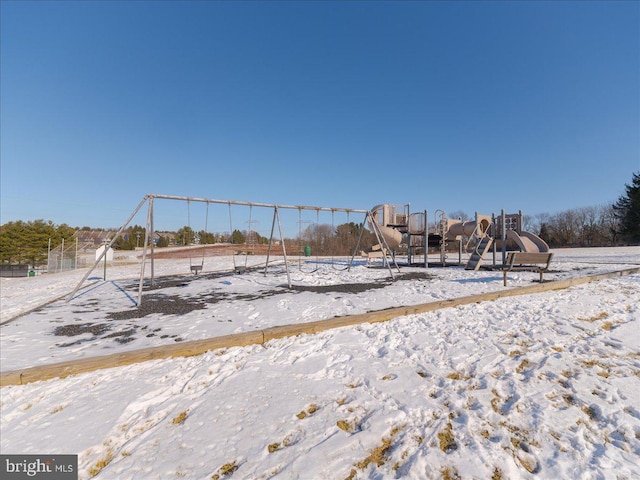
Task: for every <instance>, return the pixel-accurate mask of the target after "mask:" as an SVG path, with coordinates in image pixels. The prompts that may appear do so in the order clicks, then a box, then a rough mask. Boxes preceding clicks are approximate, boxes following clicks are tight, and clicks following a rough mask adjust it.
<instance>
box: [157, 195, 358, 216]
mask: <svg viewBox="0 0 640 480" xmlns="http://www.w3.org/2000/svg"><path fill="white" fill-rule="evenodd" d="M147 197H149V198H160V199H164V200H182V201H189V202H202V203H219V204H224V205H244V206H247V207H267V208H275V207H278V208H288V209H292V210H319V211H325V212H347V213H367V212H368V210H360V209H355V208H331V207H317V206H313V205H279V204H275V203H260V202H241V201H238V200H216V199H214V198H198V197H181V196H177V195H161V194H155V193H151V194H148V195H147Z"/></svg>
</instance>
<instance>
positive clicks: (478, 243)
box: [0, 199, 640, 479]
mask: <svg viewBox="0 0 640 480" xmlns="http://www.w3.org/2000/svg"><path fill="white" fill-rule="evenodd" d="M192 202H194V200H193V199H190V200H189V201H188V202H187V205H188V206H189V210H188V213H189V214H191V212H192V208H191V207H192V205H189V204H190V203H192ZM207 202H209V203H207ZM203 205H204V206H205V209H206V211H207V213H211V212H210V211H209V210H210V209H211V210H213V209H212V208H211V205H212V203H211V201H210V200H209V201H207V200H205V202H204V203H203ZM221 205H223V206H225V207H227V208H229V209H231V206H232V205H231V204H229V203H228V202H227V203H226V204H225V203H221ZM242 206H243V207H245V208H247V209H248V210H249V211H250V213H249V217H248V220H246V223H245V225H247V226H251V225H253V224H254V221H255V219H256V217H254V216H253V210H254V209H257V208H259V207H257V206H256V205H242ZM265 208H267V210H268V211H269V212H270V213H272V215H273V216H272V217H271V221H270V225H271V231H270V235H269V236H265V235H261V234H258V233H257V232H256V231H255V230H254V229H252V228H248V229H247V231H245V232H244V234H243V235H244V236H245V239H248V241H245V242H243V243H242V244H233V243H221V244H214V245H206V244H198V243H195V244H191V245H184V246H179V247H174V248H165V249H154V248H153V244H152V243H151V244H150V245H149V247H147V248H144V247H142V248H140V249H138V250H136V251H131V252H123V251H118V253H117V254H115V255H114V257H113V260H112V261H109V262H105V261H104V259H103V258H100V256H98V258H97V259H96V261H95V263H94V265H93V268H86V269H79V270H71V271H66V272H60V273H57V274H51V275H39V276H36V277H29V278H3V279H1V281H2V288H1V289H0V293H1V295H2V298H1V299H0V300H1V303H2V325H1V336H0V347H1V348H0V352H1V353H0V355H1V357H0V361H1V364H2V372H1V377H0V378H1V380H2V382H1V384H0V386H1V388H2V394H3V402H2V422H3V423H2V431H3V435H2V440H1V442H2V450H3V451H26V449H28V448H35V449H43V448H45V447H46V448H48V449H49V450H48V451H51V445H52V443H51V438H56V439H57V440H56V442H55V445H57V446H58V448H59V450H56V451H55V452H53V453H66V452H78V454H79V478H82V479H88V478H93V477H95V478H113V477H118V478H141V477H145V476H147V477H148V475H149V474H150V472H163V473H165V474H166V473H167V472H168V473H169V474H171V475H175V476H176V477H186V478H224V477H229V476H231V478H232V477H233V476H234V473H236V472H237V475H238V476H239V477H238V478H304V472H306V471H313V472H323V473H322V474H323V475H324V476H325V478H395V477H397V476H402V477H405V478H420V479H422V478H433V479H436V478H459V477H462V478H471V477H472V476H474V475H475V476H477V475H481V476H482V477H483V478H485V477H486V478H491V477H492V476H493V477H494V478H534V476H535V475H542V476H543V477H545V478H568V477H570V476H575V475H576V474H577V475H578V476H584V475H587V474H593V473H594V472H596V473H597V474H598V475H600V476H601V477H602V478H607V477H606V475H607V472H610V471H611V465H615V466H616V468H615V470H616V472H619V473H620V474H621V475H624V476H627V477H631V476H633V474H634V473H636V472H637V454H638V453H637V452H639V451H640V443H638V438H640V413H639V412H638V411H637V408H636V407H635V406H634V403H633V399H634V398H635V393H634V392H636V391H637V389H638V377H637V375H636V374H635V373H634V372H635V371H636V370H637V361H636V360H637V346H638V334H637V332H638V328H637V322H638V320H639V319H640V316H639V312H638V305H639V304H640V288H639V287H638V284H639V276H640V247H626V248H595V249H564V250H556V251H549V249H548V248H546V245H545V244H544V243H543V242H542V243H541V242H539V241H538V239H537V238H533V237H532V236H531V235H530V234H528V233H527V232H526V231H523V230H522V228H521V220H522V215H521V214H520V213H518V214H512V215H508V214H501V215H500V216H498V217H496V216H493V215H492V216H486V215H478V214H476V218H475V219H474V220H470V221H466V222H464V221H456V220H455V219H447V218H446V217H445V216H444V215H443V213H440V214H439V216H436V217H435V218H436V221H435V222H433V223H432V225H433V227H432V228H427V225H429V223H430V222H427V218H428V217H427V212H422V214H419V215H414V214H411V212H407V211H403V210H402V209H399V208H397V207H392V206H389V205H379V206H377V207H375V208H373V209H372V210H365V211H354V210H344V211H341V212H340V213H341V214H343V215H344V219H347V218H348V219H349V220H350V219H351V216H353V215H360V216H361V219H362V220H360V222H361V223H362V224H365V223H366V225H367V230H368V231H369V232H372V235H373V237H370V244H369V245H366V244H365V243H363V242H362V237H363V236H364V235H365V234H364V233H363V232H364V231H365V230H364V229H362V228H351V229H347V231H350V232H351V235H350V236H349V235H347V236H345V237H343V238H342V239H341V241H340V242H336V243H335V244H334V245H338V246H340V247H342V248H339V249H337V250H336V251H331V250H327V251H323V252H322V253H323V254H320V253H319V252H318V248H317V247H318V245H321V242H317V243H313V240H314V236H315V238H316V239H317V238H319V234H318V231H320V230H321V228H320V226H321V215H322V214H325V217H326V218H330V219H331V220H333V221H334V223H332V224H331V228H330V229H329V230H330V231H334V230H338V229H339V226H340V225H350V224H351V221H349V222H345V221H339V222H336V221H335V220H336V216H337V213H338V210H337V209H326V210H321V209H320V208H319V207H291V208H290V210H291V212H292V213H293V217H294V218H293V219H292V218H289V219H288V220H287V218H286V216H285V215H281V212H280V210H281V209H282V210H286V208H283V207H282V206H270V207H265ZM305 214H307V216H306V218H305ZM421 215H423V216H422V217H421ZM133 217H134V216H132V218H133ZM290 217H291V216H290ZM295 217H297V218H295ZM314 217H315V221H314ZM230 218H231V215H230ZM264 218H265V217H263V219H262V220H260V221H261V222H263V223H265V220H264ZM267 218H268V217H267ZM416 219H417V220H416ZM147 220H148V221H147V224H146V225H147V227H146V232H147V234H146V235H145V236H147V237H148V238H152V236H153V232H154V227H153V225H154V215H153V207H150V208H149V210H148V213H147ZM287 221H288V224H289V226H290V228H291V227H293V228H295V229H297V230H298V232H299V236H298V238H296V239H295V240H294V242H291V240H290V239H289V240H287V236H286V235H285V234H284V233H283V232H284V231H285V228H286V227H285V228H282V225H287ZM204 222H205V224H208V217H207V218H206V219H205V220H204ZM356 222H357V220H356ZM356 222H354V223H353V225H354V226H355V227H357V225H358V224H357V223H356ZM414 222H415V224H418V225H419V224H420V222H423V223H422V225H423V227H422V228H418V227H416V225H415V224H414ZM189 223H190V225H191V224H193V222H192V219H190V222H189ZM266 223H269V222H266ZM498 225H502V227H499V226H498ZM303 226H304V227H303ZM507 226H508V228H506V227H507ZM125 227H126V224H125V225H123V227H122V229H124V228H125ZM195 231H198V230H195ZM199 231H200V232H205V233H206V229H205V230H202V229H201V230H199ZM233 231H234V229H233V228H229V232H233ZM274 232H276V233H274ZM303 233H305V234H307V235H306V237H305V236H304V235H303ZM309 233H310V234H309ZM354 234H357V235H354ZM260 237H263V238H266V239H267V240H268V241H266V242H264V241H263V243H259V242H258V241H257V239H259V238H260ZM148 238H146V239H145V241H144V245H147V244H149V243H150V242H148V241H147V240H148ZM301 239H304V240H306V242H300V240H301ZM325 243H326V242H325ZM429 245H431V248H430V249H429V248H425V246H426V247H428V246H429ZM309 246H311V248H312V251H311V252H309V251H307V248H306V247H309ZM287 247H289V248H287ZM345 247H347V248H345ZM107 251H108V249H107V248H104V249H103V250H102V252H107ZM516 255H520V257H516ZM536 255H541V256H546V257H545V258H546V259H547V260H546V265H545V266H541V265H538V264H536V263H535V262H536V258H537V257H536ZM531 256H533V257H531ZM474 257H475V258H474ZM516 258H521V259H522V258H524V259H526V262H532V264H530V265H519V264H517V263H516ZM552 258H553V262H551V259H552ZM523 261H524V260H523ZM480 264H482V265H480ZM194 267H196V268H194ZM436 267H438V268H436ZM441 267H447V268H441ZM541 269H543V270H541ZM543 274H544V279H543ZM507 279H508V286H507ZM70 292H71V293H70ZM60 377H63V378H60ZM89 426H91V427H90V428H89ZM212 432H214V433H213V434H212ZM38 439H41V443H38V442H39V441H40V440H38ZM176 445H177V446H178V447H177V448H176ZM158 451H160V452H162V453H161V454H160V455H159V454H158ZM152 452H153V454H152ZM373 458H375V460H373ZM150 459H154V460H150ZM155 459H157V460H155ZM203 459H206V461H203ZM585 459H588V460H585ZM150 461H152V462H153V463H152V464H151V463H149V462H150ZM158 462H159V463H158ZM152 478H156V477H153V474H152Z"/></svg>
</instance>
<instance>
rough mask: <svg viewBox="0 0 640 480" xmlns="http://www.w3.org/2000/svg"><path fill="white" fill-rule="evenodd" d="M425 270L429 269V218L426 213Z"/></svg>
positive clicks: (425, 212)
mask: <svg viewBox="0 0 640 480" xmlns="http://www.w3.org/2000/svg"><path fill="white" fill-rule="evenodd" d="M424 268H429V216H428V215H427V210H425V211H424Z"/></svg>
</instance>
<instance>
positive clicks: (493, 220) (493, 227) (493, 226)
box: [489, 213, 498, 267]
mask: <svg viewBox="0 0 640 480" xmlns="http://www.w3.org/2000/svg"><path fill="white" fill-rule="evenodd" d="M489 228H490V231H491V236H492V237H493V242H492V243H493V244H492V245H491V250H492V251H493V266H494V267H495V266H496V233H498V232H497V231H496V230H497V228H496V215H495V213H492V214H491V227H489Z"/></svg>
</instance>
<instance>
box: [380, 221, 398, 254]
mask: <svg viewBox="0 0 640 480" xmlns="http://www.w3.org/2000/svg"><path fill="white" fill-rule="evenodd" d="M378 228H380V233H381V234H382V237H383V238H384V240H385V242H387V245H388V246H389V248H390V249H391V250H396V249H397V248H398V247H399V246H400V243H401V242H402V232H401V231H400V230H398V229H396V228H393V227H385V226H382V225H378Z"/></svg>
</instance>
